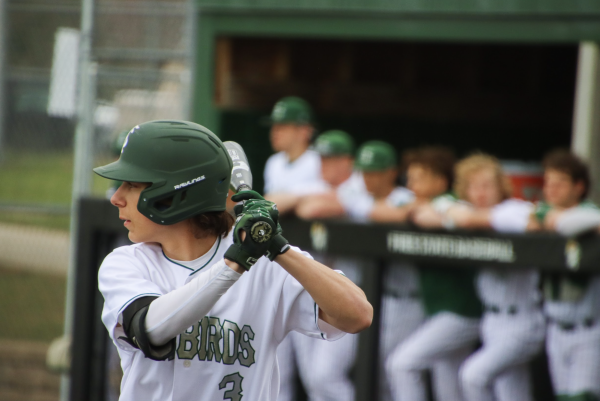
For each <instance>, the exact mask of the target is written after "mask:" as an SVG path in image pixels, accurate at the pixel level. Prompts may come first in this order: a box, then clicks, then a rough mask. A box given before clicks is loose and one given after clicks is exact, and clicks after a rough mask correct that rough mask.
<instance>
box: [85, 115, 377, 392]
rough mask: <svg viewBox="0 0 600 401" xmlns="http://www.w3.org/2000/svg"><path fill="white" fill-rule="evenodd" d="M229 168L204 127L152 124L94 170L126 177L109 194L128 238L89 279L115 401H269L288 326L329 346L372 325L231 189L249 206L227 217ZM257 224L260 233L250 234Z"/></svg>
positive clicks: (253, 204) (272, 216)
mask: <svg viewBox="0 0 600 401" xmlns="http://www.w3.org/2000/svg"><path fill="white" fill-rule="evenodd" d="M231 168H232V163H231V160H230V158H229V156H228V155H227V152H226V150H225V149H224V147H223V144H222V143H221V141H220V139H219V138H218V137H216V136H215V135H214V134H213V133H212V132H210V131H209V130H207V129H206V128H204V127H202V126H200V125H197V124H194V123H189V122H183V121H156V122H149V123H145V124H141V125H139V126H136V127H135V128H134V129H132V130H131V132H130V133H129V135H128V137H127V139H126V140H125V144H124V145H123V150H122V153H121V157H120V158H119V160H118V161H116V162H115V163H111V164H109V165H106V166H103V167H98V168H96V169H95V170H94V171H95V172H96V173H97V174H99V175H101V176H103V177H105V178H109V179H113V180H121V181H124V183H123V184H122V185H121V187H119V189H118V190H117V191H116V192H115V194H114V195H113V197H112V198H111V202H112V203H113V205H115V206H116V207H117V208H118V209H119V217H120V218H121V219H122V220H124V221H125V223H124V224H125V227H126V228H127V229H128V230H129V238H130V239H131V241H133V242H134V243H135V245H131V246H124V247H121V248H117V249H115V250H114V251H113V252H112V253H111V254H110V255H108V256H107V257H106V259H105V260H104V262H103V263H102V266H101V267H100V271H99V277H98V281H99V287H100V291H101V293H102V295H103V296H104V300H105V303H104V309H103V312H102V320H103V322H104V324H105V326H106V328H107V329H108V332H109V334H110V336H111V338H112V339H113V341H114V343H115V345H116V346H117V348H118V351H119V355H120V357H121V365H122V367H123V382H122V384H121V400H144V401H145V400H161V401H163V400H191V399H194V400H207V401H208V400H210V401H214V400H220V399H228V400H242V399H244V400H246V399H247V400H276V398H277V392H278V387H279V383H278V373H277V372H278V369H277V359H276V349H277V345H278V344H279V342H280V341H281V340H282V339H283V338H284V337H285V335H286V334H287V333H288V332H289V331H292V330H294V331H298V332H301V333H303V334H306V335H309V336H312V337H316V338H324V339H327V340H334V339H336V338H339V337H341V336H343V335H344V332H348V333H356V332H359V331H361V330H363V329H364V328H366V327H368V326H369V325H370V324H371V320H372V316H373V310H372V307H371V305H370V304H369V302H368V301H367V299H366V297H365V295H364V293H363V292H362V291H361V290H360V289H359V288H358V287H356V286H355V285H354V284H353V283H352V282H351V281H350V280H348V279H347V278H346V277H344V276H343V275H341V274H339V273H337V272H335V271H333V270H331V269H329V268H328V267H326V266H323V265H322V264H320V263H318V262H316V261H314V260H313V259H312V258H311V257H310V255H309V254H307V253H305V252H302V251H300V250H299V249H297V248H294V247H291V248H290V247H289V245H287V241H286V240H285V239H284V238H283V237H282V236H281V233H280V230H279V227H278V222H277V220H278V218H277V217H278V216H277V212H276V209H275V208H274V204H273V203H272V202H268V201H265V200H263V199H262V197H261V196H260V195H258V194H257V193H255V192H253V191H245V192H242V193H241V194H243V195H237V198H236V199H234V200H237V201H239V200H249V199H251V201H247V202H246V203H245V204H244V206H243V208H238V209H239V210H238V216H237V220H236V222H235V223H234V222H233V220H232V219H231V217H230V215H228V214H227V212H225V200H226V197H227V192H228V187H229V181H230V177H231ZM177 188H179V189H177ZM257 223H260V224H259V225H260V226H261V227H262V228H263V229H264V230H266V231H271V232H272V233H273V235H272V236H271V239H268V240H266V241H264V242H260V233H258V232H255V231H257V230H255V229H254V228H255V227H256V224H257ZM232 226H233V230H232V229H231V228H232ZM256 239H258V241H257V240H256ZM265 255H268V256H269V258H267V257H263V256H265ZM251 267H252V269H250V268H251Z"/></svg>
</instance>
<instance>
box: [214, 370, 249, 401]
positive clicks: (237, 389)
mask: <svg viewBox="0 0 600 401" xmlns="http://www.w3.org/2000/svg"><path fill="white" fill-rule="evenodd" d="M242 380H244V378H243V377H242V375H240V373H239V372H235V373H232V374H230V375H227V376H225V377H224V378H223V380H221V383H219V390H223V389H224V388H226V387H227V385H228V384H229V383H233V387H232V388H231V390H227V391H225V394H223V399H224V400H230V401H240V400H241V399H242V397H243V395H242V390H243V388H242Z"/></svg>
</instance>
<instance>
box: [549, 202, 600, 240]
mask: <svg viewBox="0 0 600 401" xmlns="http://www.w3.org/2000/svg"><path fill="white" fill-rule="evenodd" d="M599 226H600V211H598V210H597V209H591V208H589V209H588V208H583V207H573V208H570V209H568V210H565V211H564V212H563V213H562V214H561V215H560V216H559V217H558V219H557V220H556V231H557V232H558V233H559V234H561V235H564V236H566V237H574V236H576V235H580V234H583V233H585V232H587V231H591V230H597V229H598V227H599Z"/></svg>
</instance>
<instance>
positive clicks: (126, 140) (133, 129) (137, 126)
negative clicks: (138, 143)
mask: <svg viewBox="0 0 600 401" xmlns="http://www.w3.org/2000/svg"><path fill="white" fill-rule="evenodd" d="M138 129H140V126H139V125H136V126H135V127H133V128H132V129H131V131H129V133H128V134H127V136H126V137H125V142H123V147H122V148H121V153H123V151H124V150H125V146H127V144H128V143H129V135H131V134H133V133H134V132H135V130H138Z"/></svg>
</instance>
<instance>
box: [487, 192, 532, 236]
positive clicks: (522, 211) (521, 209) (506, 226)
mask: <svg viewBox="0 0 600 401" xmlns="http://www.w3.org/2000/svg"><path fill="white" fill-rule="evenodd" d="M532 211H533V204H531V203H529V202H526V201H522V200H518V199H508V200H506V201H504V202H502V203H500V204H499V205H496V206H495V207H493V208H492V210H491V212H490V225H491V226H492V228H493V229H494V230H496V231H499V232H505V233H510V232H512V233H522V232H525V230H526V228H527V223H528V222H529V216H531V213H532Z"/></svg>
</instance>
